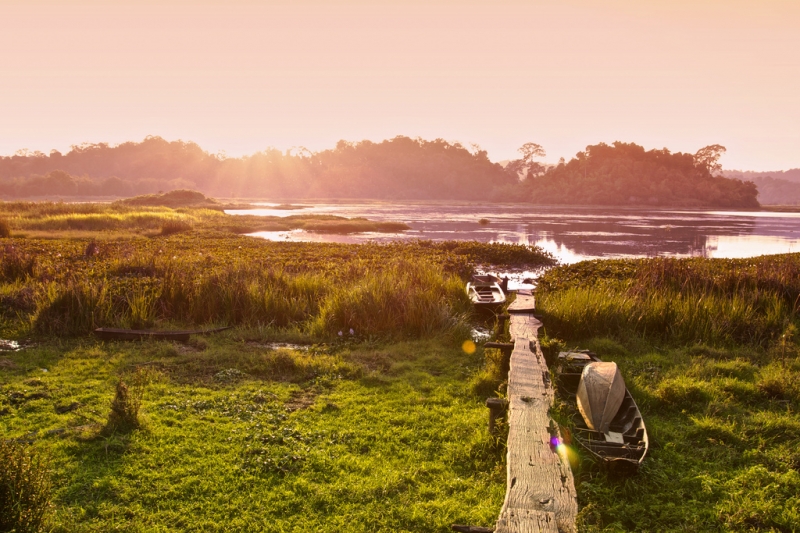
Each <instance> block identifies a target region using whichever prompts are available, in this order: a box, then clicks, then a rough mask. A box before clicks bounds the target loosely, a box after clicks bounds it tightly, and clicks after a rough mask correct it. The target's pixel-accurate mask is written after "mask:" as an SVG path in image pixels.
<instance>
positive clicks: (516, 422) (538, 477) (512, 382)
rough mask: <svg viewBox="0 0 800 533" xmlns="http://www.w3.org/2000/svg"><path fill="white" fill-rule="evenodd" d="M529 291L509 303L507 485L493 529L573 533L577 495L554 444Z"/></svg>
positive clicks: (520, 532) (547, 380)
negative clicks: (509, 357) (512, 345)
mask: <svg viewBox="0 0 800 533" xmlns="http://www.w3.org/2000/svg"><path fill="white" fill-rule="evenodd" d="M534 307H535V300H534V297H533V296H532V295H525V294H517V298H516V300H515V301H514V302H513V303H512V304H511V306H509V309H508V312H509V315H510V319H509V332H510V334H511V338H512V339H513V340H514V350H513V351H512V352H511V363H510V371H509V374H508V426H509V430H508V461H507V462H508V481H507V483H508V485H507V488H506V499H505V502H504V503H503V508H502V509H501V510H500V517H499V518H498V519H497V524H496V526H495V532H496V533H512V532H513V533H523V532H524V533H538V532H548V533H574V531H575V517H576V515H577V513H578V500H577V495H576V493H575V482H574V480H573V477H572V470H571V469H570V466H569V462H568V460H567V458H566V457H565V456H564V457H562V455H560V454H559V453H558V449H557V448H556V447H555V446H553V443H552V441H551V438H552V437H560V435H559V434H558V426H557V425H556V424H555V423H554V422H552V421H551V419H550V416H549V410H550V407H551V406H552V404H553V399H554V393H553V387H552V384H551V383H550V373H549V371H548V369H547V363H546V362H545V358H544V355H543V354H542V349H541V347H540V346H539V340H538V332H539V328H540V327H541V325H542V323H541V322H540V321H539V320H538V319H536V318H535V317H534V316H533V309H534Z"/></svg>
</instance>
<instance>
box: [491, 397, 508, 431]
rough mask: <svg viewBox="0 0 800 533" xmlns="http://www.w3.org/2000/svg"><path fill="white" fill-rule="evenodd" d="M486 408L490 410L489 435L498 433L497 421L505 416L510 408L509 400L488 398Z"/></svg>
mask: <svg viewBox="0 0 800 533" xmlns="http://www.w3.org/2000/svg"><path fill="white" fill-rule="evenodd" d="M486 407H488V408H489V434H490V435H494V434H495V433H496V432H497V425H496V422H497V419H498V418H500V417H501V416H503V413H505V410H506V408H507V407H508V400H506V399H505V398H486Z"/></svg>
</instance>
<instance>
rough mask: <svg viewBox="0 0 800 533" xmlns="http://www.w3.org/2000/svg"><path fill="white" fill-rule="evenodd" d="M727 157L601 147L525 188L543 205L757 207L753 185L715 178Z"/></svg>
mask: <svg viewBox="0 0 800 533" xmlns="http://www.w3.org/2000/svg"><path fill="white" fill-rule="evenodd" d="M724 151H725V148H724V147H722V146H719V145H713V146H707V147H705V148H702V149H701V150H699V151H698V152H697V153H696V154H694V155H692V154H684V153H680V152H677V153H671V152H670V151H669V150H667V149H662V150H649V151H645V149H644V148H643V147H641V146H639V145H637V144H633V143H622V142H615V143H613V144H612V145H608V144H605V143H600V144H596V145H593V146H588V147H586V150H585V151H583V152H579V153H578V154H577V155H576V156H575V157H574V158H573V159H572V160H570V161H569V162H564V161H563V160H562V161H561V162H559V164H558V165H556V166H555V167H551V168H549V169H548V170H547V171H546V172H544V173H542V174H540V175H538V176H537V175H532V174H530V173H529V174H528V176H527V179H526V180H525V181H524V182H523V183H522V187H523V188H524V189H525V190H526V196H527V197H528V198H529V199H531V200H532V201H534V202H536V203H544V204H584V205H626V204H627V205H642V204H645V205H655V206H685V207H758V206H759V203H758V200H757V199H756V197H757V195H758V190H757V189H756V186H755V185H754V184H753V183H751V182H743V181H741V180H736V179H728V178H724V177H722V176H719V175H715V174H717V173H719V172H720V170H721V169H720V165H719V163H718V160H719V156H720V155H721V153H722V152H724Z"/></svg>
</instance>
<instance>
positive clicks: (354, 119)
mask: <svg viewBox="0 0 800 533" xmlns="http://www.w3.org/2000/svg"><path fill="white" fill-rule="evenodd" d="M147 135H159V136H161V137H164V138H165V139H168V140H175V139H183V140H185V141H195V142H197V143H198V144H200V145H201V146H202V147H203V148H205V149H207V150H210V151H212V152H217V151H225V152H227V153H228V154H229V155H241V154H246V153H252V152H255V151H258V150H262V149H264V148H266V147H268V146H274V147H277V148H280V149H286V148H290V147H292V146H299V145H302V146H306V147H308V148H310V149H312V150H321V149H325V148H329V147H332V146H333V145H334V144H335V142H336V141H337V140H339V139H347V140H362V139H371V140H375V141H379V140H383V139H386V138H391V137H394V136H396V135H407V136H411V137H423V138H425V139H435V138H440V137H441V138H444V139H446V140H449V141H460V142H462V143H464V144H465V145H467V144H469V143H477V144H478V145H480V146H481V147H483V148H484V149H486V150H487V151H488V152H489V156H490V157H491V158H492V159H493V160H500V159H507V158H511V157H515V156H516V149H517V148H518V147H519V146H520V145H522V144H523V143H525V142H529V141H530V142H537V143H539V144H541V145H543V146H544V148H545V149H546V150H547V158H546V159H547V160H548V161H556V160H557V159H558V158H559V157H561V156H563V157H565V158H567V159H569V158H570V157H571V156H573V155H574V154H575V153H576V152H577V151H578V150H582V149H583V148H584V147H585V146H586V145H588V144H595V143H597V142H601V141H603V142H609V143H610V142H613V141H615V140H620V141H626V142H636V143H638V144H641V145H644V146H645V147H646V148H648V149H649V148H663V147H666V148H668V149H670V150H672V151H685V152H692V153H693V152H695V151H696V150H697V149H698V148H700V147H702V146H705V145H709V144H716V143H719V144H722V145H724V146H726V147H727V148H728V153H727V154H726V155H725V156H724V158H723V159H722V163H723V165H724V167H725V168H728V169H750V170H777V169H788V168H795V167H800V1H798V0H791V1H789V0H758V1H757V0H748V1H738V0H724V1H722V0H720V1H717V0H691V1H685V0H658V1H655V0H650V1H648V0H631V1H628V0H586V1H583V0H554V1H549V0H547V1H538V0H527V1H503V0H490V1H482V0H480V1H479V0H473V1H470V0H459V1H447V0H425V1H413V0H411V1H409V0H369V1H366V0H365V1H359V0H348V1H338V2H337V1H328V2H322V1H309V0H291V1H262V2H248V1H236V0H225V1H205V2H187V1H176V0H172V1H170V0H160V1H158V2H151V1H143V0H136V1H128V0H117V1H107V2H95V1H70V0H60V1H40V0H23V1H17V0H0V154H2V155H10V154H12V153H14V152H15V151H17V150H18V149H21V148H28V149H30V150H41V151H44V152H49V151H50V150H51V149H53V148H56V149H59V150H62V151H65V150H67V149H68V148H69V146H70V145H73V144H80V143H83V142H92V143H94V142H109V143H111V144H117V143H120V142H124V141H128V140H135V141H140V140H142V139H143V138H144V137H145V136H147Z"/></svg>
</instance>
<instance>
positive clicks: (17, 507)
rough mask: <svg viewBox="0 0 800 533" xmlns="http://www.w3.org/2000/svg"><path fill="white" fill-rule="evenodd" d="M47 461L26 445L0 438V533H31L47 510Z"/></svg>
mask: <svg viewBox="0 0 800 533" xmlns="http://www.w3.org/2000/svg"><path fill="white" fill-rule="evenodd" d="M51 487H52V484H51V480H50V471H49V467H48V463H47V460H46V459H45V458H44V457H43V456H42V455H41V454H40V453H37V452H36V451H35V450H34V449H33V448H30V447H29V446H27V445H24V444H21V443H17V442H14V441H11V440H5V439H0V531H9V532H15V533H34V532H37V531H40V530H41V528H42V527H43V525H44V522H45V518H46V515H47V512H48V510H49V508H50V498H51Z"/></svg>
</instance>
